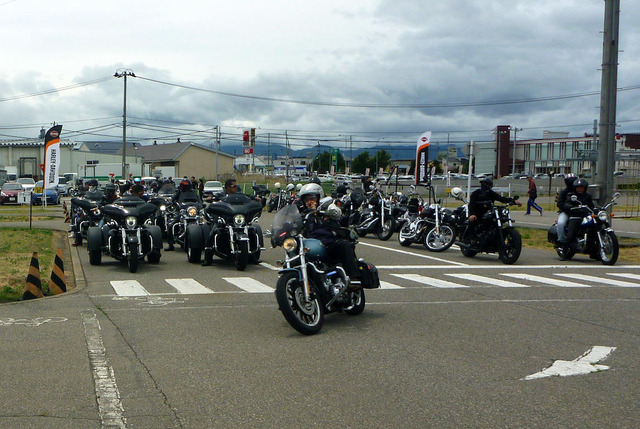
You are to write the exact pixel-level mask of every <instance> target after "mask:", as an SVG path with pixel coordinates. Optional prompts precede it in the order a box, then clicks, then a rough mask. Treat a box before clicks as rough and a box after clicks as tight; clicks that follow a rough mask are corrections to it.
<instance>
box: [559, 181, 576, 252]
mask: <svg viewBox="0 0 640 429" xmlns="http://www.w3.org/2000/svg"><path fill="white" fill-rule="evenodd" d="M576 179H577V177H576V175H575V174H573V173H569V174H567V175H566V176H565V178H564V184H565V186H566V187H565V188H564V189H563V190H562V191H560V193H559V194H558V198H557V203H556V204H557V206H558V209H560V210H559V213H560V214H559V215H558V222H557V231H558V243H562V244H564V242H565V236H564V229H565V228H566V226H567V222H569V214H568V213H566V212H565V211H564V205H565V203H566V200H567V196H568V195H569V194H570V193H571V192H573V182H575V181H576Z"/></svg>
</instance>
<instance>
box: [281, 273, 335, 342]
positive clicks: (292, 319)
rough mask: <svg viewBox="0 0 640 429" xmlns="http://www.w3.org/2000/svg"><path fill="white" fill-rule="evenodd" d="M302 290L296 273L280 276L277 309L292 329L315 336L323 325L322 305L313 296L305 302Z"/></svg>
mask: <svg viewBox="0 0 640 429" xmlns="http://www.w3.org/2000/svg"><path fill="white" fill-rule="evenodd" d="M303 288H304V284H303V282H302V281H301V280H300V279H299V278H298V273H297V272H287V273H284V274H283V275H282V276H280V278H279V279H278V283H277V285H276V299H277V301H278V307H279V309H280V311H281V312H282V315H283V316H284V318H285V319H286V320H287V322H289V324H290V325H291V326H292V327H293V329H295V330H296V331H298V332H300V333H301V334H304V335H313V334H317V333H318V332H319V331H320V329H322V324H323V323H324V310H323V308H322V303H321V302H320V299H319V298H318V297H317V296H314V295H315V294H312V298H310V299H309V301H305V299H304V289H303Z"/></svg>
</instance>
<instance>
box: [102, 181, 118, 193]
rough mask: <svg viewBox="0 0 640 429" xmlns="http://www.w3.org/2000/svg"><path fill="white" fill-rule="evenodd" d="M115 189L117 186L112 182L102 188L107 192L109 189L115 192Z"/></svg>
mask: <svg viewBox="0 0 640 429" xmlns="http://www.w3.org/2000/svg"><path fill="white" fill-rule="evenodd" d="M116 189H118V188H117V187H116V185H115V184H113V183H107V185H106V186H105V187H104V190H105V191H107V192H109V191H113V192H115V190H116Z"/></svg>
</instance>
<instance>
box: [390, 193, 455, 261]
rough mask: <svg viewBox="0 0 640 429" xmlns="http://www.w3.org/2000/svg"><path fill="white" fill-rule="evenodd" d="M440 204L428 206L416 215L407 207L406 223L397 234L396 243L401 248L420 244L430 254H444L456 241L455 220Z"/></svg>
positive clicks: (450, 212)
mask: <svg viewBox="0 0 640 429" xmlns="http://www.w3.org/2000/svg"><path fill="white" fill-rule="evenodd" d="M440 204H441V202H440V201H438V202H437V203H433V204H430V205H429V206H428V207H424V208H422V210H421V211H420V212H419V213H418V214H415V213H412V211H413V210H415V211H417V210H418V209H417V207H416V208H415V209H412V208H411V205H410V206H409V211H408V212H407V213H409V216H411V217H408V222H407V223H405V224H404V225H403V226H402V228H401V229H400V232H398V242H399V243H400V245H401V246H405V247H407V246H410V245H411V244H413V243H422V244H423V245H424V247H425V248H426V249H428V250H431V251H432V252H444V251H445V250H447V249H448V248H450V247H451V246H452V245H453V243H454V242H455V240H456V231H457V228H456V218H455V217H454V216H453V213H452V211H451V210H449V209H445V208H444V207H442V206H441V205H440Z"/></svg>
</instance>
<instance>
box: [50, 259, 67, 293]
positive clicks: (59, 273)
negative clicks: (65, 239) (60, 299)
mask: <svg viewBox="0 0 640 429" xmlns="http://www.w3.org/2000/svg"><path fill="white" fill-rule="evenodd" d="M49 291H50V292H51V293H52V294H54V295H58V294H61V293H63V292H66V291H67V282H66V281H65V277H64V264H63V262H62V249H60V248H58V249H56V257H55V259H54V260H53V269H52V270H51V278H50V279H49Z"/></svg>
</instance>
